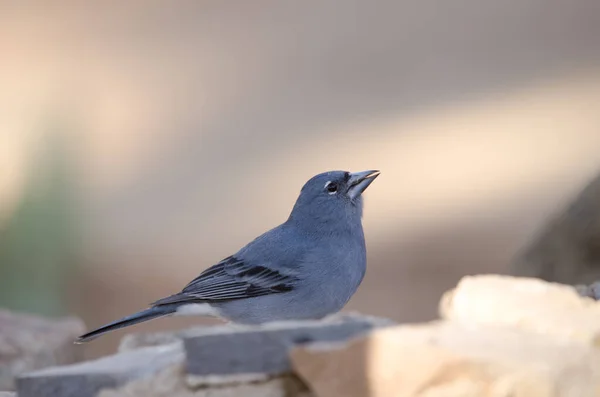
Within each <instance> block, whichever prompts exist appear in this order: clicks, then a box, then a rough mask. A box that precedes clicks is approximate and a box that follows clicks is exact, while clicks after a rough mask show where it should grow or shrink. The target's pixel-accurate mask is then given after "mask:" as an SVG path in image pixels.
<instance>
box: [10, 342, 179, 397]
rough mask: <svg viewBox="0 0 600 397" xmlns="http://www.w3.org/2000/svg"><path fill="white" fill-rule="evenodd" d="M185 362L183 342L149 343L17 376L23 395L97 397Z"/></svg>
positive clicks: (19, 392) (18, 388)
mask: <svg viewBox="0 0 600 397" xmlns="http://www.w3.org/2000/svg"><path fill="white" fill-rule="evenodd" d="M183 362H184V352H183V350H182V348H181V345H178V344H170V345H164V346H156V347H146V348H142V349H137V350H134V351H131V352H126V353H121V354H117V355H113V356H108V357H104V358H101V359H99V360H94V361H88V362H85V363H80V364H74V365H68V366H63V367H55V368H48V369H44V370H40V371H36V372H31V373H28V374H26V375H23V376H21V377H19V378H18V379H17V392H18V394H19V397H39V396H44V397H95V396H96V395H97V393H98V392H99V391H100V390H101V389H105V388H116V387H119V386H122V385H124V384H126V383H128V382H130V381H132V380H135V379H142V378H146V377H151V376H152V375H154V374H156V373H157V372H159V371H161V370H163V369H165V368H167V367H170V366H173V365H176V364H180V365H181V364H182V363H183Z"/></svg>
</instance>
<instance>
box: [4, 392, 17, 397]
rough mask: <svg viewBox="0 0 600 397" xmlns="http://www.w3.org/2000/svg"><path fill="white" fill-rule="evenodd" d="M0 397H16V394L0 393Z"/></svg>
mask: <svg viewBox="0 0 600 397" xmlns="http://www.w3.org/2000/svg"><path fill="white" fill-rule="evenodd" d="M0 397H17V393H15V392H12V391H0Z"/></svg>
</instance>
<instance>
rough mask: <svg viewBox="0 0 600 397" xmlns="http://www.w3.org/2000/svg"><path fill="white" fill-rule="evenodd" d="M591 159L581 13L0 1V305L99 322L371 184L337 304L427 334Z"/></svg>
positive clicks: (593, 113)
mask: <svg viewBox="0 0 600 397" xmlns="http://www.w3.org/2000/svg"><path fill="white" fill-rule="evenodd" d="M599 152H600V3H599V2H598V1H597V0H570V1H559V0H505V1H481V0H458V1H452V2H448V1H444V0H402V1H390V2H384V1H348V0H345V1H342V0H321V1H303V2H286V1H283V2H281V1H279V2H276V1H267V0H258V1H252V2H250V1H174V2H161V1H127V2H115V1H105V2H75V1H73V2H72V1H65V0H59V1H53V2H37V3H36V2H12V1H0V306H2V307H6V308H10V309H13V310H20V311H26V312H31V313H40V314H45V315H51V316H55V315H65V314H74V315H78V316H81V317H82V318H83V319H84V320H85V322H86V324H87V325H88V327H90V328H93V327H96V326H99V325H101V324H103V323H105V322H107V321H111V320H114V319H116V318H120V317H122V316H123V315H126V314H129V313H130V312H133V311H136V310H139V309H141V308H144V307H146V305H147V304H148V303H149V302H151V301H154V300H156V299H157V298H160V297H163V296H165V295H168V294H171V293H174V292H177V291H179V290H180V289H181V288H182V287H183V286H184V285H185V284H186V283H187V282H188V281H189V280H191V279H192V278H194V277H195V276H196V275H197V274H198V273H199V272H200V271H202V270H204V269H205V268H206V267H208V266H210V265H212V264H213V263H215V262H217V261H218V260H220V259H222V258H224V257H226V256H228V255H229V254H230V253H232V252H235V251H236V250H237V249H239V248H240V247H241V246H243V245H244V244H245V243H246V242H248V241H249V240H250V239H252V238H253V237H255V236H256V235H258V234H260V233H262V232H264V231H266V230H267V229H268V228H270V227H273V226H275V225H277V224H278V223H280V222H282V221H284V220H285V219H286V217H287V216H288V214H289V211H290V210H291V207H292V205H293V202H294V200H295V198H296V196H297V194H298V192H299V190H300V187H301V186H302V184H303V183H304V182H305V181H306V180H307V179H308V178H309V177H311V176H312V175H314V174H316V173H319V172H322V171H326V170H330V169H348V170H354V171H355V170H362V169H373V168H374V169H380V170H382V175H381V176H380V177H379V178H378V179H377V181H376V183H374V184H373V185H372V187H371V188H370V189H369V190H368V192H367V194H366V209H365V216H364V227H365V233H366V237H367V246H368V256H369V258H368V259H369V269H368V272H367V276H366V279H365V281H364V283H363V285H362V286H361V289H360V290H359V292H358V293H357V295H356V296H355V297H354V298H353V300H352V301H351V303H350V304H349V306H348V307H347V310H359V311H361V312H364V313H368V314H373V315H379V316H386V317H390V318H393V319H395V320H398V321H422V320H428V319H432V318H434V317H435V315H436V310H437V302H438V300H439V297H440V295H441V294H442V293H443V292H444V291H446V290H447V289H449V288H451V287H452V286H453V285H454V284H455V283H456V282H457V281H458V280H459V278H460V277H461V276H463V275H465V274H473V273H486V272H496V273H505V272H507V271H508V268H509V267H508V265H509V262H510V261H511V260H512V258H513V257H514V255H515V254H516V253H517V252H518V251H519V250H520V249H521V248H522V247H523V246H524V245H525V244H526V243H527V242H528V241H529V240H530V239H531V238H532V236H533V235H534V234H535V232H536V231H537V230H538V229H539V227H541V226H542V224H543V222H544V221H545V220H546V219H547V217H548V216H549V215H551V214H553V213H554V212H555V211H557V210H559V209H560V208H561V206H563V205H564V204H565V203H566V202H567V201H568V200H570V199H571V198H572V197H573V195H574V194H576V193H577V192H578V191H579V189H581V188H582V187H583V186H584V185H585V184H586V183H587V181H588V180H589V179H590V178H591V177H592V176H593V175H594V174H596V172H597V171H598V170H600V156H599V155H598V153H599ZM211 322H215V320H202V319H191V320H190V319H185V320H181V319H159V320H155V321H152V322H150V323H146V324H144V325H140V326H137V327H136V328H135V329H131V331H133V330H135V331H149V330H166V329H176V328H179V327H182V326H184V325H188V324H207V323H211ZM123 335H124V332H115V333H114V334H111V335H108V336H107V337H105V338H101V339H98V340H97V341H95V342H94V343H92V344H90V345H86V346H85V347H84V348H85V349H88V350H87V354H88V355H89V356H90V357H92V356H97V355H99V354H106V353H108V352H111V351H113V350H114V349H115V346H116V344H117V342H118V340H119V339H120V338H121V337H122V336H123Z"/></svg>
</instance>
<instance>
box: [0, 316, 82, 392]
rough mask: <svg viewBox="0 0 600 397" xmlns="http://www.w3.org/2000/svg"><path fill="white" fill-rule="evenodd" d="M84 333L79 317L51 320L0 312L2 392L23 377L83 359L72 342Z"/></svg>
mask: <svg viewBox="0 0 600 397" xmlns="http://www.w3.org/2000/svg"><path fill="white" fill-rule="evenodd" d="M84 331H85V326H84V324H83V323H82V322H81V321H80V320H79V319H76V318H60V319H50V318H44V317H38V316H33V315H27V314H20V313H12V312H9V311H6V310H0V390H14V378H15V377H16V376H18V375H20V374H23V373H25V372H28V371H33V370H36V369H42V368H46V367H50V366H54V365H62V364H71V363H75V362H77V361H80V360H81V359H82V352H81V349H78V348H77V346H74V345H73V340H74V339H75V338H76V337H77V336H78V335H81V334H82V333H83V332H84Z"/></svg>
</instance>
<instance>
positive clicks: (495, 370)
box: [291, 322, 600, 397]
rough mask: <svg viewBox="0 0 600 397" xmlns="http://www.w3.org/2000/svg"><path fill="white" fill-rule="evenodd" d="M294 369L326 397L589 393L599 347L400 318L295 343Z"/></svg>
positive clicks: (576, 396)
mask: <svg viewBox="0 0 600 397" xmlns="http://www.w3.org/2000/svg"><path fill="white" fill-rule="evenodd" d="M291 360H292V363H293V366H294V368H295V370H296V372H297V373H298V374H299V375H300V376H301V377H302V378H303V379H304V380H305V381H306V383H307V384H308V385H309V387H310V388H311V389H312V390H313V391H314V392H315V393H316V395H318V396H327V397H337V396H340V397H342V396H343V397H365V396H368V397H412V396H414V397H417V396H418V397H507V396H510V397H596V396H599V395H600V350H597V349H593V348H589V347H588V346H585V345H582V344H565V343H562V342H560V341H559V340H557V339H555V338H551V337H547V336H543V335H537V334H534V333H529V332H524V331H520V330H517V329H510V328H493V327H480V326H476V325H475V326H470V327H468V326H465V325H461V324H457V323H452V322H433V323H429V324H422V325H405V326H398V327H391V328H387V329H382V330H377V331H374V332H371V333H370V334H369V335H367V336H364V337H360V338H358V339H355V340H353V341H351V342H349V343H346V344H344V343H334V344H330V343H320V344H313V345H305V346H301V347H297V348H295V349H294V350H293V351H292V353H291Z"/></svg>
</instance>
